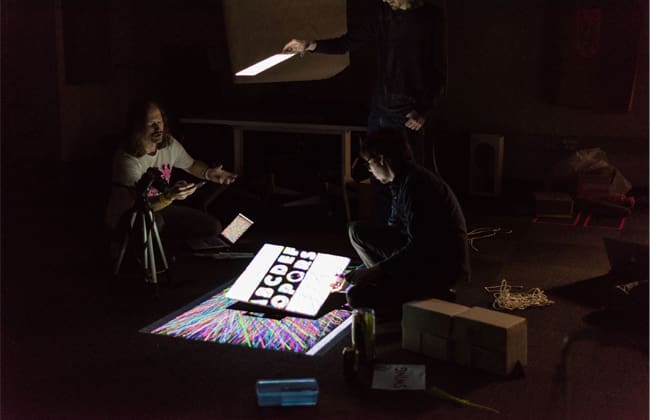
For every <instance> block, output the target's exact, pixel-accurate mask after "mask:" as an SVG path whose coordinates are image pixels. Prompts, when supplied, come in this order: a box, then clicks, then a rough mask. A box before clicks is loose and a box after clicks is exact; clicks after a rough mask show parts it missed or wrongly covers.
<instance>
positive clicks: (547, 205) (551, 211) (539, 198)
mask: <svg viewBox="0 0 650 420" xmlns="http://www.w3.org/2000/svg"><path fill="white" fill-rule="evenodd" d="M535 216H537V217H571V216H573V199H572V198H571V196H570V195H569V194H567V193H561V192H536V193H535Z"/></svg>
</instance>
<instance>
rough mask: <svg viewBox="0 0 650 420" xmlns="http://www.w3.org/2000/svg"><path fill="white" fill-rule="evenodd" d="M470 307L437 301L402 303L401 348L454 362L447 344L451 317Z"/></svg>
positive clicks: (451, 322) (450, 328)
mask: <svg viewBox="0 0 650 420" xmlns="http://www.w3.org/2000/svg"><path fill="white" fill-rule="evenodd" d="M468 310H469V307H467V306H463V305H458V304H456V303H452V302H447V301H445V300H439V299H428V300H421V301H415V302H409V303H405V304H404V306H403V307H402V348H404V349H407V350H411V351H414V352H417V353H422V354H425V355H427V356H429V357H433V358H435V359H439V360H453V358H452V355H451V351H450V345H449V344H450V341H449V338H450V336H451V331H452V324H453V318H454V316H456V315H458V314H462V313H464V312H465V311H468Z"/></svg>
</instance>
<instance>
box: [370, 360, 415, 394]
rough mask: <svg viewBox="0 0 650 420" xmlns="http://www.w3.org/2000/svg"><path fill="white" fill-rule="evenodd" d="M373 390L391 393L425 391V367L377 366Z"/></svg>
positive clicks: (373, 379)
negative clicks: (383, 390) (384, 390)
mask: <svg viewBox="0 0 650 420" xmlns="http://www.w3.org/2000/svg"><path fill="white" fill-rule="evenodd" d="M372 388H373V389H386V390H389V391H401V390H423V389H425V388H426V368H425V366H424V365H381V364H377V365H375V373H374V375H373V377H372Z"/></svg>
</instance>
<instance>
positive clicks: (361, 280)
mask: <svg viewBox="0 0 650 420" xmlns="http://www.w3.org/2000/svg"><path fill="white" fill-rule="evenodd" d="M378 275H379V272H378V269H377V268H375V267H371V268H360V269H357V270H352V271H350V272H349V273H348V274H346V275H345V281H346V282H347V283H350V284H354V285H355V286H356V285H359V284H369V285H376V284H377V276H378Z"/></svg>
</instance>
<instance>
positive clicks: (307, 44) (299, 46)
mask: <svg viewBox="0 0 650 420" xmlns="http://www.w3.org/2000/svg"><path fill="white" fill-rule="evenodd" d="M315 48H316V43H315V42H314V41H307V40H305V39H292V40H291V41H289V42H287V43H286V45H285V46H284V47H283V48H282V52H283V53H298V54H300V55H303V54H304V53H306V52H307V51H314V49H315Z"/></svg>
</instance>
